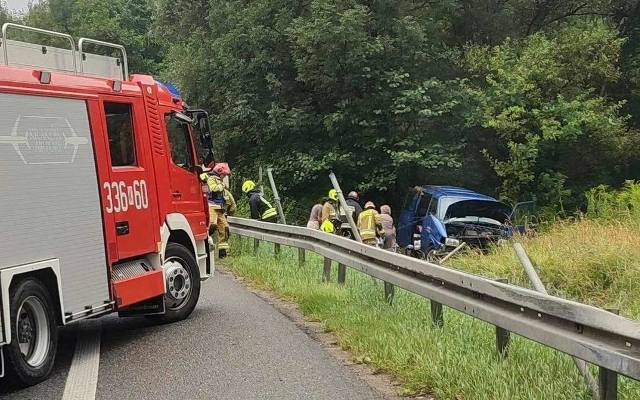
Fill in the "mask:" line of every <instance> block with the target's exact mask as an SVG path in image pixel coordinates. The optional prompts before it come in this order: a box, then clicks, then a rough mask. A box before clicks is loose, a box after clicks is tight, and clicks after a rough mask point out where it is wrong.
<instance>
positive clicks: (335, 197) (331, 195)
mask: <svg viewBox="0 0 640 400" xmlns="http://www.w3.org/2000/svg"><path fill="white" fill-rule="evenodd" d="M329 199H331V200H334V201H337V200H338V191H337V190H335V189H331V190H329Z"/></svg>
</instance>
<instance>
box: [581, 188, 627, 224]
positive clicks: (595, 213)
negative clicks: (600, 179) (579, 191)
mask: <svg viewBox="0 0 640 400" xmlns="http://www.w3.org/2000/svg"><path fill="white" fill-rule="evenodd" d="M586 197H587V216H589V217H591V218H599V219H605V220H611V221H627V222H635V223H640V183H637V182H634V181H626V182H625V184H624V187H623V188H622V189H620V190H611V188H609V187H608V186H606V185H599V186H596V187H595V188H592V189H591V190H589V191H587V194H586Z"/></svg>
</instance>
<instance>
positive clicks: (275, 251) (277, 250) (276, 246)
mask: <svg viewBox="0 0 640 400" xmlns="http://www.w3.org/2000/svg"><path fill="white" fill-rule="evenodd" d="M273 255H274V256H275V257H278V256H279V255H280V243H274V244H273Z"/></svg>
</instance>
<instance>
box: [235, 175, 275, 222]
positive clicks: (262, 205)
mask: <svg viewBox="0 0 640 400" xmlns="http://www.w3.org/2000/svg"><path fill="white" fill-rule="evenodd" d="M242 192H243V193H246V194H247V197H249V208H250V209H251V218H253V219H257V220H259V221H264V222H277V221H278V212H277V211H276V209H275V208H273V207H272V206H271V203H269V202H268V201H267V200H266V199H265V198H264V196H263V195H262V193H261V192H260V190H258V189H257V188H256V183H255V182H254V181H251V180H248V181H245V182H244V183H243V184H242Z"/></svg>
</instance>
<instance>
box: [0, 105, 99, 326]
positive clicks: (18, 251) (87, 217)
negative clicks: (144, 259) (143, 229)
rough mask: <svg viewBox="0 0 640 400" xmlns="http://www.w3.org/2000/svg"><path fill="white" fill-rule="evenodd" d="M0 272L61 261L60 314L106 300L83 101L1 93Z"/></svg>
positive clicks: (96, 192) (95, 185) (92, 163)
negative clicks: (39, 262) (61, 299)
mask: <svg viewBox="0 0 640 400" xmlns="http://www.w3.org/2000/svg"><path fill="white" fill-rule="evenodd" d="M0 109H1V110H2V112H1V113H0V188H2V190H0V210H2V211H3V216H2V218H0V254H1V255H2V257H1V258H0V270H2V269H5V268H11V267H15V266H20V265H26V264H30V263H34V262H38V261H42V260H51V259H57V260H59V263H60V279H61V284H62V293H61V294H60V295H61V296H62V297H63V298H64V307H65V309H64V310H62V312H63V313H72V314H78V315H80V316H82V315H83V311H85V310H86V307H91V308H96V309H99V308H101V307H102V308H103V307H104V304H105V302H106V301H109V287H108V279H107V268H106V266H107V260H106V254H105V248H104V237H103V222H102V213H101V209H100V197H99V190H98V189H99V188H98V179H97V175H96V167H95V157H94V152H93V144H92V138H91V130H90V127H89V119H88V113H87V106H86V103H85V102H84V101H83V100H77V99H64V98H53V97H42V96H34V95H21V94H7V93H0Z"/></svg>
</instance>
